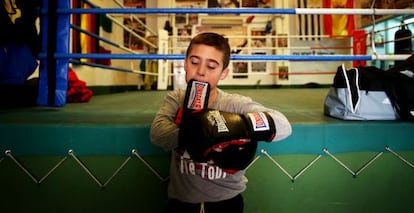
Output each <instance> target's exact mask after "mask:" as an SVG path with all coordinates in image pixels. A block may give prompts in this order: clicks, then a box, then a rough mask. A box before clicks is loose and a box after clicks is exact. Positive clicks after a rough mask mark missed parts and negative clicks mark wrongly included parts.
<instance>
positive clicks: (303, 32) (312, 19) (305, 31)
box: [296, 0, 323, 40]
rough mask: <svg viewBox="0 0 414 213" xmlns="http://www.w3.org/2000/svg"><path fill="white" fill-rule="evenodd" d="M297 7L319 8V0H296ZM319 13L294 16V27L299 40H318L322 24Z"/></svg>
mask: <svg viewBox="0 0 414 213" xmlns="http://www.w3.org/2000/svg"><path fill="white" fill-rule="evenodd" d="M296 3H297V5H296V7H297V8H321V7H322V4H321V1H320V0H297V1H296ZM322 21H323V20H322V16H321V15H319V14H311V15H304V14H299V15H297V18H296V29H297V31H296V32H297V34H298V35H299V39H300V40H320V39H321V35H322V31H323V25H322Z"/></svg>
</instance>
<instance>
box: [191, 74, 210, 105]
mask: <svg viewBox="0 0 414 213" xmlns="http://www.w3.org/2000/svg"><path fill="white" fill-rule="evenodd" d="M192 83H193V85H191V93H190V98H189V101H188V103H187V108H188V109H195V110H197V109H203V108H204V104H205V102H206V101H208V100H206V95H207V90H208V83H205V82H199V81H193V82H192Z"/></svg>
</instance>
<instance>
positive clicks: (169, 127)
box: [150, 90, 180, 150]
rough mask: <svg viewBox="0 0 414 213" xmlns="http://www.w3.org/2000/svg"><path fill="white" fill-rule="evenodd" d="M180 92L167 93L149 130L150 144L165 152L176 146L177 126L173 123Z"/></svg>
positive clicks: (178, 105)
mask: <svg viewBox="0 0 414 213" xmlns="http://www.w3.org/2000/svg"><path fill="white" fill-rule="evenodd" d="M179 94H180V90H174V91H172V92H169V93H168V94H167V96H166V97H165V99H164V101H163V103H162V105H161V107H160V109H159V111H158V112H157V114H156V115H155V118H154V120H153V122H152V124H151V128H150V140H151V143H153V144H155V145H157V146H159V147H161V148H164V149H166V150H172V149H174V148H175V147H176V146H177V144H178V130H179V129H178V125H177V124H175V123H174V119H175V116H176V114H177V110H178V108H179V107H180V104H179V99H180V98H179V97H180V96H179Z"/></svg>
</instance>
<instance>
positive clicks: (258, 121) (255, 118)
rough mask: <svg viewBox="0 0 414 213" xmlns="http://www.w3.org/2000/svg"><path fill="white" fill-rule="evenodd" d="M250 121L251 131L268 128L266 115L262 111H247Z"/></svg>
mask: <svg viewBox="0 0 414 213" xmlns="http://www.w3.org/2000/svg"><path fill="white" fill-rule="evenodd" d="M247 115H248V116H249V118H250V121H251V122H252V126H253V131H255V132H257V131H267V130H269V129H270V127H269V121H268V120H267V117H266V115H265V114H264V112H252V113H247Z"/></svg>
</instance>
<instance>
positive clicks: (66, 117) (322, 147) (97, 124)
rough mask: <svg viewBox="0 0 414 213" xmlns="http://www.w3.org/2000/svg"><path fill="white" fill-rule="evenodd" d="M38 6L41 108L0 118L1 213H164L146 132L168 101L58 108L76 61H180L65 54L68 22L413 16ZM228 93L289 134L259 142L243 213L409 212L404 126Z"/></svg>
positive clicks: (139, 96)
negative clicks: (125, 17) (264, 111)
mask: <svg viewBox="0 0 414 213" xmlns="http://www.w3.org/2000/svg"><path fill="white" fill-rule="evenodd" d="M44 2H46V3H47V5H48V7H47V8H44V9H43V10H42V14H43V16H42V17H43V19H45V18H46V17H47V19H46V21H45V20H44V21H43V22H42V28H41V30H42V32H43V35H44V36H46V37H44V38H43V41H44V43H43V45H44V46H43V47H44V50H45V52H43V53H41V54H40V55H39V57H40V59H41V74H40V85H39V88H40V90H39V92H40V93H41V95H40V96H39V105H40V106H39V107H35V108H28V109H25V108H23V109H8V110H4V111H2V113H0V134H1V135H2V139H1V144H0V188H1V189H2V195H1V199H0V200H1V203H0V208H1V209H2V211H3V210H4V211H5V212H23V211H42V212H96V211H98V212H114V211H115V212H131V211H138V212H163V210H164V208H165V204H166V185H167V182H168V167H169V155H168V152H165V151H164V150H160V149H159V148H158V147H155V146H153V145H151V143H150V141H149V127H150V124H151V121H152V118H153V116H154V115H155V113H156V111H157V110H158V106H159V104H160V103H161V101H162V99H163V97H164V96H165V94H166V92H167V91H165V89H161V90H157V91H148V92H130V93H125V94H109V95H102V96H97V97H94V98H93V99H92V100H91V102H90V103H85V104H83V105H76V104H66V103H65V101H64V99H65V91H66V87H67V85H66V83H67V82H66V77H65V76H66V75H67V67H68V64H69V63H70V60H74V59H82V58H99V59H114V60H115V59H131V60H133V59H152V60H161V61H165V60H182V59H183V58H184V55H182V54H168V53H165V52H164V53H163V52H162V51H161V52H160V53H159V54H131V53H130V54H75V53H69V32H70V28H71V26H70V24H69V20H70V15H71V14H80V13H114V14H117V13H129V14H133V13H137V14H138V13H140V14H173V13H212V14H223V13H237V14H252V13H254V14H288V15H295V14H314V13H319V14H366V15H376V14H414V10H411V9H406V10H405V9H404V10H397V9H396V10H381V9H324V10H320V9H300V8H297V9H260V10H259V9H237V10H234V9H205V8H191V9H185V8H147V9H139V8H134V9H131V8H129V9H128V8H122V9H118V8H99V9H98V8H91V9H71V8H70V6H69V2H68V1H44ZM55 8H56V9H55ZM54 28H55V29H59V30H58V31H59V32H57V31H53V29H54ZM72 28H76V27H73V26H72ZM45 41H47V42H45ZM108 42H109V41H108ZM50 43H56V44H58V45H50ZM47 44H49V45H47ZM161 44H162V41H161ZM161 46H162V45H161ZM406 57H407V56H406V55H395V56H394V55H378V54H373V55H331V56H319V55H309V56H300V55H260V56H258V55H232V58H231V60H234V61H237V60H252V61H255V60H258V61H263V60H270V61H272V60H289V61H321V62H323V61H347V60H402V59H405V58H406ZM124 71H128V70H124ZM163 72H164V73H163ZM165 72H166V70H165V69H164V70H163V67H160V73H159V77H160V76H162V75H170V74H168V73H165ZM164 83H165V82H164ZM51 84H54V85H51ZM229 91H230V92H236V93H241V94H244V95H247V96H250V97H254V98H255V100H257V101H258V102H260V103H263V104H264V105H266V106H269V107H271V108H275V109H278V110H280V111H281V112H282V113H284V114H285V115H286V116H287V117H288V119H289V120H290V121H291V123H292V127H293V134H292V135H291V136H290V137H289V138H287V139H285V140H283V141H281V142H279V143H260V146H259V149H258V151H257V156H256V158H255V159H254V161H253V162H252V163H251V164H250V165H249V168H248V171H247V173H246V176H247V178H248V180H249V182H248V184H247V186H248V188H247V190H246V192H244V194H243V196H244V199H245V206H246V207H245V209H246V212H304V211H308V212H333V211H334V212H390V211H393V212H403V211H404V212H410V211H412V210H414V207H413V206H412V205H411V195H412V192H413V190H414V181H413V180H414V164H413V162H414V143H413V141H412V132H413V131H414V125H413V124H412V123H407V122H400V121H384V122H383V121H368V122H356V121H341V120H337V119H333V118H329V117H326V116H324V115H323V112H322V110H323V109H322V108H323V101H324V97H325V95H326V94H327V91H328V90H327V89H326V88H317V89H252V90H231V89H229ZM258 93H260V94H261V95H260V96H258V95H257V94H258ZM142 100H145V101H142ZM63 106H64V107H63Z"/></svg>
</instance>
